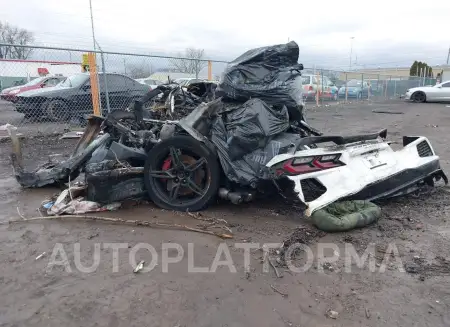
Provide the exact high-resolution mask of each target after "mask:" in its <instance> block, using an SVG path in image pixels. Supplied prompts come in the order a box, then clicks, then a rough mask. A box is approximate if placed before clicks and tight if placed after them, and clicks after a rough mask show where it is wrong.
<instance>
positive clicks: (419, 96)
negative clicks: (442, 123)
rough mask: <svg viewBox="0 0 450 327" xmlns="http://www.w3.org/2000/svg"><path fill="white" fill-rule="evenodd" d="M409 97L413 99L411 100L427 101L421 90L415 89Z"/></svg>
mask: <svg viewBox="0 0 450 327" xmlns="http://www.w3.org/2000/svg"><path fill="white" fill-rule="evenodd" d="M411 99H412V100H413V102H416V103H423V102H426V101H427V96H426V94H425V93H423V92H422V91H417V92H414V93H413V95H412V96H411Z"/></svg>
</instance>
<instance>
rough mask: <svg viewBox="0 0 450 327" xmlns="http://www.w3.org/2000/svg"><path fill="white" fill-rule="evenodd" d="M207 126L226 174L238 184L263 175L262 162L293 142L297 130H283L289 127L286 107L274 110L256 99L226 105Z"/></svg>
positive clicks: (253, 180) (282, 151) (297, 137)
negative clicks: (230, 105)
mask: <svg viewBox="0 0 450 327" xmlns="http://www.w3.org/2000/svg"><path fill="white" fill-rule="evenodd" d="M224 110H225V111H224V112H223V113H222V114H220V115H218V116H217V117H216V119H215V120H214V122H213V124H212V126H211V132H210V140H211V142H212V143H213V144H214V145H215V148H216V150H217V152H218V155H219V160H220V163H221V166H222V169H223V171H224V173H225V175H226V176H227V178H228V179H229V180H230V181H232V182H236V183H239V184H240V185H251V184H252V183H254V182H256V181H258V180H259V179H261V178H263V177H264V175H265V173H266V170H265V165H266V164H267V163H268V162H269V161H270V159H272V158H273V157H275V156H276V155H278V154H280V153H285V152H286V151H287V150H288V149H289V148H290V147H292V146H293V145H294V146H295V144H296V142H298V140H299V139H300V136H299V135H298V134H290V133H284V131H285V130H286V129H287V128H288V127H289V122H288V116H287V112H286V108H285V109H284V110H283V111H282V112H279V111H275V110H274V109H272V108H270V107H269V106H267V104H265V103H264V102H263V101H261V100H259V99H252V100H249V101H247V102H246V103H244V104H243V105H241V106H235V107H234V108H233V107H228V106H225V109H224Z"/></svg>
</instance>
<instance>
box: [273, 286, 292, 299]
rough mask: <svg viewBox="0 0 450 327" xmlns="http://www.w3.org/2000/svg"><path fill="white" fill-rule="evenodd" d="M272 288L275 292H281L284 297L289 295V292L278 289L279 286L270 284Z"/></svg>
mask: <svg viewBox="0 0 450 327" xmlns="http://www.w3.org/2000/svg"><path fill="white" fill-rule="evenodd" d="M270 288H271V289H273V290H274V291H275V292H277V293H278V294H280V295H281V296H283V297H288V296H289V294H287V293H284V292H282V291H280V290H279V289H277V288H276V287H275V286H273V285H270Z"/></svg>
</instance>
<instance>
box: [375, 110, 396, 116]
mask: <svg viewBox="0 0 450 327" xmlns="http://www.w3.org/2000/svg"><path fill="white" fill-rule="evenodd" d="M372 112H374V113H376V114H389V115H403V114H404V112H403V111H385V110H372Z"/></svg>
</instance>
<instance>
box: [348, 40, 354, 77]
mask: <svg viewBox="0 0 450 327" xmlns="http://www.w3.org/2000/svg"><path fill="white" fill-rule="evenodd" d="M354 38H355V37H354V36H352V37H350V65H349V69H348V70H349V71H350V70H352V56H353V39H354Z"/></svg>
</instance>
